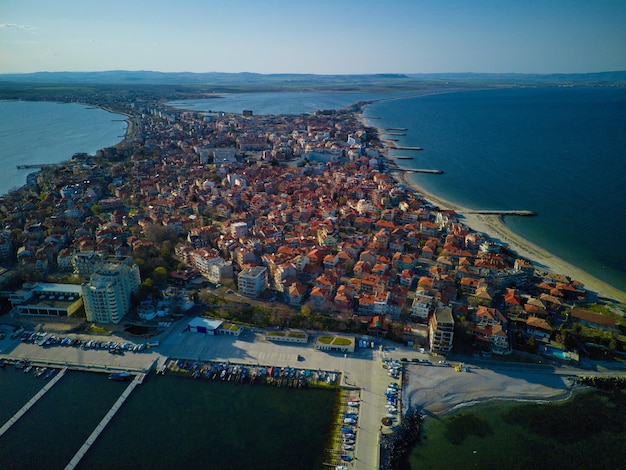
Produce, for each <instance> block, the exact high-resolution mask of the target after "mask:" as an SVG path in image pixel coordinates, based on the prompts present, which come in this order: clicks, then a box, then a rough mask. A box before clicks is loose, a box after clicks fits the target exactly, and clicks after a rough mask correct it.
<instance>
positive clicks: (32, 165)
mask: <svg viewBox="0 0 626 470" xmlns="http://www.w3.org/2000/svg"><path fill="white" fill-rule="evenodd" d="M51 166H58V165H55V164H54V163H29V164H25V165H17V169H18V170H28V169H30V168H48V167H51Z"/></svg>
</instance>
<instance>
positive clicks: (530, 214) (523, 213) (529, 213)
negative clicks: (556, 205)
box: [464, 210, 537, 217]
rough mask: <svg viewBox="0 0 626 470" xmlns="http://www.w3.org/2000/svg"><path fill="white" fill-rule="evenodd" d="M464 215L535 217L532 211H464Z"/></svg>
mask: <svg viewBox="0 0 626 470" xmlns="http://www.w3.org/2000/svg"><path fill="white" fill-rule="evenodd" d="M464 212H465V213H466V214H478V215H500V216H504V215H519V216H522V217H533V216H535V215H537V213H536V212H534V211H527V210H510V211H499V210H465V211H464Z"/></svg>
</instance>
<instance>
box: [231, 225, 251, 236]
mask: <svg viewBox="0 0 626 470" xmlns="http://www.w3.org/2000/svg"><path fill="white" fill-rule="evenodd" d="M230 232H231V234H232V236H233V237H235V238H243V237H245V236H247V235H248V224H247V223H245V222H235V223H234V224H232V225H231V226H230Z"/></svg>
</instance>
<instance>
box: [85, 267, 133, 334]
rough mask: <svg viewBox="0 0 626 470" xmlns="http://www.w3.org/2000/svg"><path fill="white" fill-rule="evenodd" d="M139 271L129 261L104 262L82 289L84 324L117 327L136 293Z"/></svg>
mask: <svg viewBox="0 0 626 470" xmlns="http://www.w3.org/2000/svg"><path fill="white" fill-rule="evenodd" d="M140 283H141V277H140V275H139V267H138V266H137V265H136V264H134V263H133V260H132V258H107V259H106V260H105V261H104V262H103V263H102V265H101V266H100V267H99V269H98V270H97V271H96V272H95V273H93V274H92V275H91V279H90V280H89V282H87V283H84V284H83V285H82V286H81V288H82V293H83V301H84V303H85V313H86V314H87V321H92V322H96V323H119V322H120V321H121V320H122V318H124V315H126V314H127V313H128V311H129V310H130V297H131V294H133V293H137V292H138V291H139V285H140Z"/></svg>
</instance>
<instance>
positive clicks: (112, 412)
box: [65, 374, 141, 470]
mask: <svg viewBox="0 0 626 470" xmlns="http://www.w3.org/2000/svg"><path fill="white" fill-rule="evenodd" d="M128 375H130V374H128ZM140 383H141V382H140V379H139V376H136V377H135V379H134V380H133V381H132V382H131V383H130V385H128V387H127V388H126V390H124V392H123V393H122V394H121V395H120V397H119V398H118V399H117V401H116V402H115V404H114V405H113V406H112V407H111V409H110V410H109V412H108V413H107V414H106V415H105V416H104V418H102V421H100V424H98V426H97V427H96V429H94V430H93V432H92V433H91V435H90V436H89V437H88V438H87V440H86V441H85V443H84V444H83V445H82V446H81V448H80V449H79V450H78V452H76V455H75V456H74V457H73V458H72V460H70V463H68V464H67V466H66V467H65V470H73V469H74V468H75V467H76V465H78V463H79V462H80V460H81V459H82V458H83V456H84V455H85V454H86V453H87V451H88V450H89V448H90V447H91V446H92V445H93V443H94V442H96V439H98V437H99V436H100V434H101V433H102V431H103V430H104V428H105V427H106V426H107V424H109V422H110V421H111V419H113V416H115V413H117V412H118V410H119V409H120V408H121V407H122V405H123V404H124V402H125V401H126V399H127V398H128V397H129V396H130V394H131V393H132V391H133V390H134V389H135V387H136V386H137V385H138V384H140Z"/></svg>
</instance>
